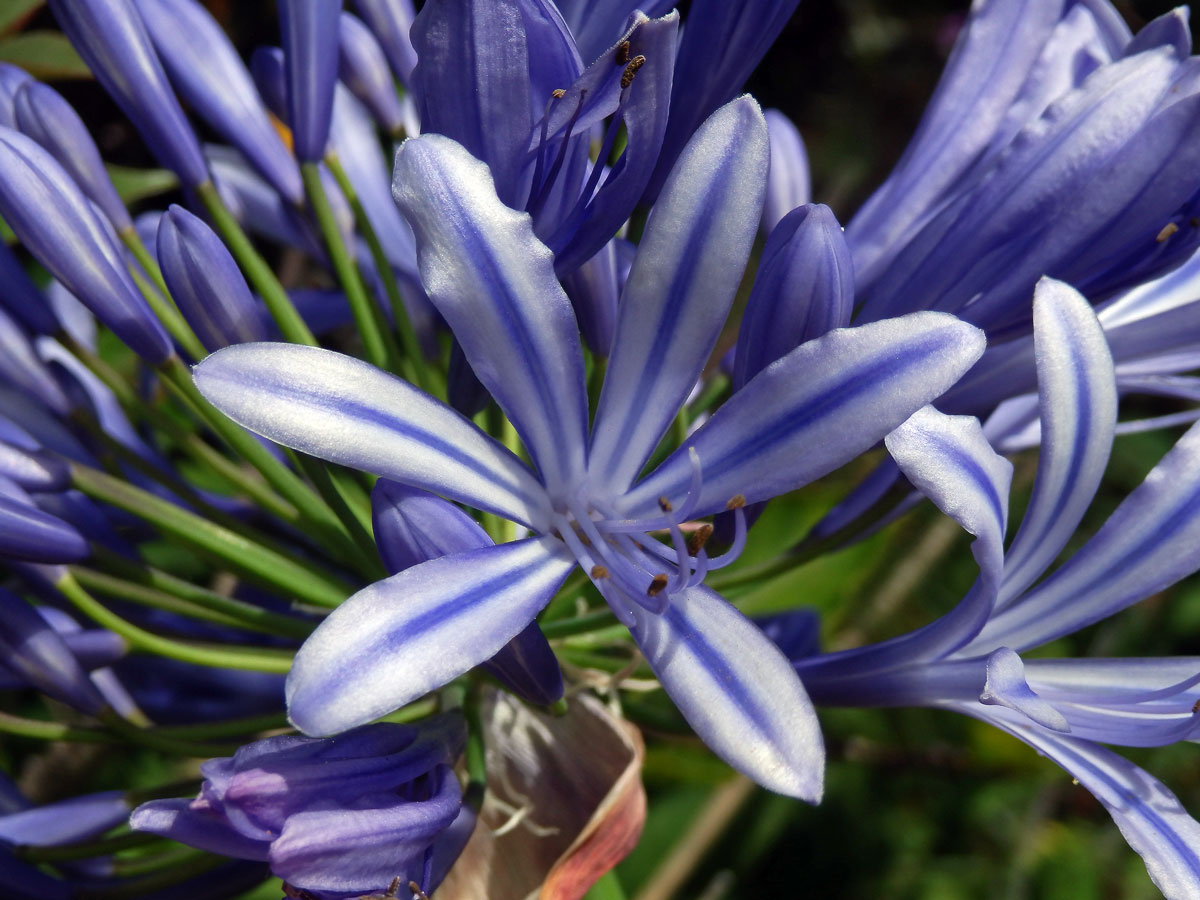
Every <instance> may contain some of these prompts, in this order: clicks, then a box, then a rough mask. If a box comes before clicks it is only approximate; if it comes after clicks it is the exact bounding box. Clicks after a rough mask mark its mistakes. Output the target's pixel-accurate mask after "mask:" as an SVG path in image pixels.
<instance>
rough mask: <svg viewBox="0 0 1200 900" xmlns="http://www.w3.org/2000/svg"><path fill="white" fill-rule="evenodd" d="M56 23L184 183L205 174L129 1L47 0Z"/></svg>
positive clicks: (198, 180)
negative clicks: (56, 20)
mask: <svg viewBox="0 0 1200 900" xmlns="http://www.w3.org/2000/svg"><path fill="white" fill-rule="evenodd" d="M50 9H51V11H52V12H53V13H54V17H55V18H56V19H58V24H59V25H60V26H62V30H63V31H64V32H66V34H67V37H68V38H70V40H71V44H72V46H74V47H75V49H76V50H78V51H79V55H80V56H82V57H83V60H84V62H86V63H87V66H88V68H89V69H91V70H92V74H94V75H95V76H96V79H97V80H98V81H99V82H100V83H101V84H102V85H103V86H104V89H105V90H106V91H107V92H108V95H109V96H110V97H112V98H113V100H115V101H116V102H117V105H118V106H120V107H121V109H122V110H123V111H124V112H125V115H127V116H129V118H130V119H132V120H133V122H134V124H135V125H137V128H138V131H139V132H140V133H141V135H142V137H143V138H144V139H145V141H146V143H147V144H148V145H149V146H150V149H151V150H152V151H153V152H154V155H155V156H157V157H158V158H159V159H160V160H161V161H162V163H163V165H165V166H166V167H167V168H168V169H171V170H172V171H174V172H175V173H176V174H177V175H178V176H179V177H180V179H181V180H182V181H183V182H184V184H187V185H190V186H195V185H198V184H201V183H202V182H204V181H206V180H207V179H208V172H207V170H206V169H205V166H204V155H203V154H202V153H201V152H200V144H199V142H198V141H197V140H196V135H195V133H194V132H193V131H192V128H191V126H190V125H189V124H188V121H187V118H186V117H185V116H184V114H183V110H182V109H181V108H180V106H179V101H178V100H176V99H175V94H174V93H172V92H171V88H170V85H168V84H167V76H166V75H165V74H164V73H163V70H162V64H161V63H160V62H159V60H158V55H157V54H156V53H155V52H154V47H153V46H152V45H151V43H150V36H149V35H148V34H147V33H146V27H145V26H144V25H143V24H142V20H141V17H140V16H139V15H138V13H137V10H136V9H134V6H133V2H132V0H50Z"/></svg>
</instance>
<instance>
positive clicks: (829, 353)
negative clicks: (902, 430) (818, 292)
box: [610, 313, 984, 516]
mask: <svg viewBox="0 0 1200 900" xmlns="http://www.w3.org/2000/svg"><path fill="white" fill-rule="evenodd" d="M983 344H984V341H983V334H982V333H981V332H980V331H978V330H977V329H975V328H973V327H972V326H970V325H967V324H965V323H963V322H960V321H959V320H958V319H955V318H953V317H952V316H947V315H944V314H941V313H916V314H913V315H911V316H904V317H903V318H899V319H891V320H888V321H886V322H878V323H875V324H872V325H864V326H862V327H860V328H842V329H839V330H837V331H832V332H830V333H829V334H827V335H825V336H824V337H822V338H818V339H817V340H815V341H809V342H808V343H807V344H804V345H803V346H800V347H797V348H796V349H795V350H793V351H792V352H791V353H789V354H788V355H787V356H785V357H784V358H783V359H781V360H778V361H776V362H775V363H773V364H772V365H770V366H768V367H767V368H766V369H764V370H763V371H762V372H760V373H759V374H758V376H757V377H755V378H754V379H753V380H752V381H751V382H750V383H749V384H747V385H746V386H745V387H744V388H742V390H740V391H738V393H737V394H735V395H734V396H733V397H732V398H731V399H730V400H729V402H727V403H726V404H725V405H724V406H722V407H721V408H720V409H718V410H717V412H716V413H715V414H714V415H713V417H712V418H711V419H709V420H708V421H707V422H706V423H705V424H704V425H703V426H701V427H700V428H699V429H698V430H697V431H696V432H695V433H694V434H693V435H692V436H691V437H690V438H689V439H688V440H687V441H686V442H685V443H684V444H683V446H682V447H681V448H680V449H679V450H677V451H676V452H675V453H674V454H672V455H671V456H670V457H669V458H668V459H667V460H666V461H665V462H664V463H663V464H662V465H661V466H659V467H658V469H656V470H655V471H654V472H653V473H652V474H651V475H650V476H648V477H647V478H646V479H645V480H643V481H642V482H640V483H639V484H638V485H637V487H636V488H634V490H633V491H631V492H630V493H629V494H628V495H627V496H626V497H625V498H623V499H622V501H621V505H622V512H624V513H625V514H627V515H631V516H639V515H653V514H655V513H656V511H657V509H658V498H659V497H663V496H666V497H670V498H676V497H683V496H684V495H685V494H686V492H687V489H688V485H689V483H690V482H691V479H692V466H691V463H690V462H689V459H688V457H689V451H690V450H691V449H693V448H694V449H695V451H696V453H697V454H698V455H699V458H700V466H701V469H702V472H703V487H702V488H701V491H700V498H699V502H698V503H697V504H696V508H695V512H694V515H705V514H707V513H711V512H716V511H718V510H721V509H724V508H725V505H726V503H727V502H728V501H729V500H730V499H732V498H734V497H736V496H738V495H741V496H742V497H743V498H744V499H745V501H746V502H747V503H753V502H755V501H757V500H767V499H770V498H771V497H775V496H778V495H779V494H784V493H787V492H788V491H790V490H794V489H795V488H797V487H800V486H801V485H805V484H808V483H809V482H810V481H813V480H814V479H816V478H820V477H821V476H822V475H825V474H827V473H828V472H831V471H832V470H834V469H836V468H837V467H838V466H841V465H843V464H844V463H847V462H849V461H850V460H851V459H853V458H854V457H856V456H858V455H859V454H860V453H863V452H865V451H866V450H868V449H870V448H871V447H872V446H873V445H874V444H875V443H876V442H877V441H879V440H880V439H881V438H883V436H884V435H886V434H887V433H888V432H889V431H891V430H892V429H893V428H895V427H896V426H898V425H899V424H900V423H901V422H903V421H904V420H905V419H907V418H908V417H909V416H910V415H912V413H913V412H915V411H916V410H918V409H920V408H921V407H922V406H924V405H925V404H927V403H929V402H930V401H931V400H933V399H934V398H936V397H937V396H938V395H939V394H941V393H942V391H944V390H945V389H946V388H947V387H949V386H950V385H951V384H953V383H954V382H955V381H956V380H957V379H958V377H959V376H960V375H962V373H963V372H965V371H966V370H967V369H969V368H970V367H971V365H972V364H973V363H974V362H975V360H977V359H978V358H979V355H980V354H981V353H982V352H983ZM610 371H611V369H610Z"/></svg>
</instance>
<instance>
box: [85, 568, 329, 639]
mask: <svg viewBox="0 0 1200 900" xmlns="http://www.w3.org/2000/svg"><path fill="white" fill-rule="evenodd" d="M71 574H72V575H74V576H75V580H76V581H78V582H79V583H80V584H81V585H82V586H83V587H84V588H86V589H87V590H91V591H95V592H96V593H99V594H105V595H107V596H109V597H117V598H119V599H122V600H128V601H129V602H131V603H137V604H139V605H141V606H149V607H152V608H154V609H165V610H167V611H169V612H174V613H179V614H180V615H183V616H188V617H190V618H193V619H201V620H203V621H206V622H216V623H218V624H220V625H229V626H232V627H234V628H244V629H247V630H249V631H257V632H260V633H262V634H270V635H282V636H286V637H294V638H298V639H300V640H304V638H306V637H308V636H309V635H310V634H312V631H313V628H314V627H315V625H314V624H309V623H305V622H302V621H300V620H299V619H293V618H292V617H291V616H284V615H280V614H279V613H273V612H270V611H268V610H265V609H263V608H261V607H259V606H255V605H254V604H252V603H244V602H242V601H241V600H234V599H233V598H231V597H225V596H222V595H221V594H218V593H215V592H212V591H210V592H208V593H207V594H206V596H205V599H204V601H203V602H196V601H194V600H184V599H181V598H179V597H176V596H173V595H172V594H168V593H166V592H165V591H159V590H156V589H155V588H152V587H147V586H145V585H142V584H137V583H136V582H132V581H126V580H125V579H123V578H117V577H115V576H113V575H107V574H105V573H104V572H97V571H96V570H95V569H88V568H84V567H83V566H72V567H71Z"/></svg>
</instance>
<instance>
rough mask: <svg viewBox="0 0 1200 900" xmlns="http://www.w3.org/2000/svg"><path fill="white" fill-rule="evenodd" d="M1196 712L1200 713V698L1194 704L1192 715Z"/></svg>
mask: <svg viewBox="0 0 1200 900" xmlns="http://www.w3.org/2000/svg"><path fill="white" fill-rule="evenodd" d="M1196 713H1200V700H1197V701H1196V702H1195V703H1193V704H1192V715H1193V716H1194V715H1196Z"/></svg>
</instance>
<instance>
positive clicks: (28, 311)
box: [0, 241, 59, 334]
mask: <svg viewBox="0 0 1200 900" xmlns="http://www.w3.org/2000/svg"><path fill="white" fill-rule="evenodd" d="M0 284H3V285H4V290H2V291H0V305H2V306H4V308H5V309H7V310H8V311H9V312H10V313H12V314H13V315H14V316H16V318H17V319H18V320H19V321H20V323H21V324H22V325H24V326H25V327H26V328H27V329H29V330H30V331H31V332H33V333H34V334H54V333H55V332H57V331H58V329H59V324H58V320H57V319H56V318H55V317H54V313H53V312H52V311H51V309H50V307H49V306H48V305H47V298H46V297H44V296H43V295H42V293H41V292H40V291H39V290H38V289H37V287H36V286H35V285H34V283H33V282H32V281H30V279H29V276H28V275H27V274H25V268H24V267H23V266H22V265H21V262H20V260H18V259H17V257H16V254H14V253H13V252H12V250H11V249H10V248H9V246H8V244H6V243H4V242H3V241H0Z"/></svg>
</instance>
